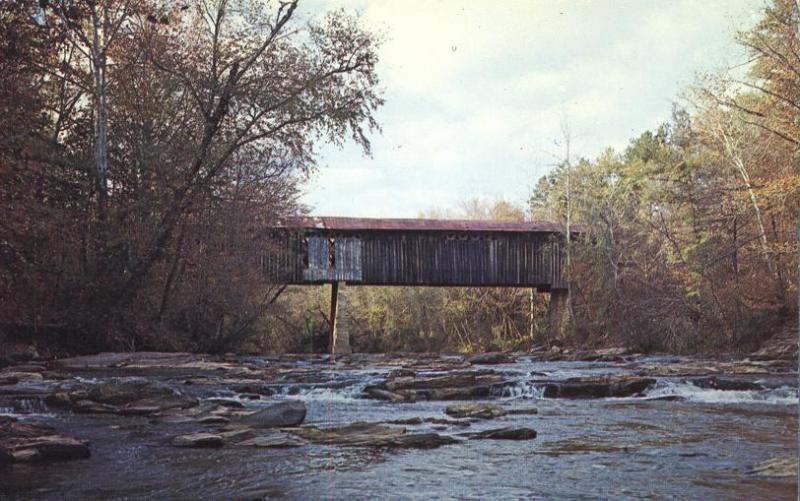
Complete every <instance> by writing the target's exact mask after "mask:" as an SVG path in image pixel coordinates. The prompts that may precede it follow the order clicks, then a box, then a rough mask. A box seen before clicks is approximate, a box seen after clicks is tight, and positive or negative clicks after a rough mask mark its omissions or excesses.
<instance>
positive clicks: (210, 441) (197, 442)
mask: <svg viewBox="0 0 800 501" xmlns="http://www.w3.org/2000/svg"><path fill="white" fill-rule="evenodd" d="M171 443H172V445H174V446H175V447H200V448H205V447H208V448H212V447H222V446H223V445H224V444H225V441H224V440H223V439H222V436H220V435H215V434H213V433H192V434H189V435H178V436H177V437H175V438H173V439H172V442H171Z"/></svg>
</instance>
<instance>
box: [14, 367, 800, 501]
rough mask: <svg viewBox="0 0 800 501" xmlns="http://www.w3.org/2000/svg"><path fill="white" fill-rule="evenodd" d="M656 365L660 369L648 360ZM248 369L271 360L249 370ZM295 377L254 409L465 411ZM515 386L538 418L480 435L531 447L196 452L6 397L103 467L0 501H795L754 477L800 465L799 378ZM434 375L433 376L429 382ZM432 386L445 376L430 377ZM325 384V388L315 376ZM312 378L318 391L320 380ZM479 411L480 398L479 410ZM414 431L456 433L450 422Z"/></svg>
mask: <svg viewBox="0 0 800 501" xmlns="http://www.w3.org/2000/svg"><path fill="white" fill-rule="evenodd" d="M646 361H647V362H648V363H651V364H652V363H658V359H649V360H646ZM249 363H251V364H253V363H255V364H259V363H261V364H264V365H268V364H269V363H270V361H269V360H267V359H258V358H252V359H249ZM296 365H297V367H298V369H302V371H301V372H299V373H298V374H303V376H302V377H300V376H298V375H297V374H295V375H287V376H286V377H285V378H284V379H283V380H281V381H278V382H276V390H277V393H276V395H274V396H271V397H264V398H261V399H257V400H249V399H241V402H242V403H244V405H245V406H246V407H248V408H250V409H253V410H255V409H257V408H259V407H264V406H267V405H269V404H272V403H275V402H276V401H280V400H285V399H297V400H302V401H303V402H304V403H305V404H306V406H307V408H308V415H307V417H306V423H305V424H315V425H318V426H335V425H344V424H349V423H353V422H355V421H367V422H380V421H386V420H394V419H403V418H412V417H421V418H425V417H437V418H442V417H445V415H444V412H443V411H444V409H445V407H446V406H447V405H452V404H453V403H457V402H452V401H450V402H435V401H424V402H416V403H401V404H397V403H389V402H384V401H376V400H367V399H364V398H361V392H362V390H363V388H364V387H365V386H367V385H368V384H370V383H373V382H375V381H378V380H380V379H382V378H383V377H384V376H385V375H386V373H387V372H388V371H389V370H391V369H392V368H393V367H392V366H391V365H381V364H377V363H376V364H368V365H364V366H362V367H359V368H354V367H352V366H340V365H331V364H329V363H325V362H320V361H318V362H310V361H307V360H302V359H300V360H297V362H296ZM492 368H494V369H495V370H496V371H498V372H500V373H502V374H503V375H504V376H505V377H506V379H507V380H508V381H510V384H508V385H506V386H504V387H502V388H500V389H498V390H497V391H496V392H495V393H496V394H495V395H494V396H493V397H491V398H489V399H486V401H491V402H492V403H495V404H500V405H502V406H504V407H506V408H509V409H513V408H525V409H530V408H531V407H535V408H537V409H538V414H537V415H508V416H505V417H502V418H498V419H494V420H488V421H477V422H474V423H473V424H472V426H471V427H470V428H469V429H468V430H469V431H480V430H482V429H488V428H497V427H499V426H525V427H530V428H533V429H535V430H536V431H537V432H538V437H537V438H536V439H534V440H528V441H505V440H466V441H463V442H462V443H459V444H453V445H447V446H443V447H440V448H437V449H424V450H415V449H403V450H391V449H375V448H350V447H341V446H324V445H312V444H309V445H305V446H302V447H299V448H291V449H259V448H252V447H223V448H220V449H184V448H175V447H172V446H171V445H170V444H169V441H170V439H171V438H172V437H173V436H175V435H176V434H180V433H187V432H193V431H207V430H209V426H202V425H198V424H178V423H166V422H162V421H159V420H154V419H151V418H147V417H122V416H115V415H85V414H84V415H79V414H72V413H70V412H65V411H55V410H53V409H49V408H48V407H47V406H46V405H44V404H43V403H42V402H41V401H39V400H36V399H26V400H11V399H7V400H5V401H3V400H0V414H3V413H4V414H13V415H15V416H17V417H18V418H19V419H22V420H32V421H42V422H45V423H47V424H50V425H52V426H55V427H56V428H57V430H58V431H59V432H61V433H65V434H68V435H70V436H74V437H78V438H84V439H88V440H90V441H91V453H92V455H91V457H90V458H89V459H85V460H76V461H69V462H62V463H52V464H38V465H27V464H15V465H13V466H8V467H5V468H4V469H0V497H2V498H3V499H29V498H36V499H195V500H196V499H253V498H271V497H276V498H287V499H302V500H306V499H348V500H360V499H476V500H477V499H532V498H534V499H535V498H542V499H596V498H613V499H623V498H629V499H642V498H647V499H672V498H680V499H688V498H691V499H796V498H797V488H796V480H795V479H794V478H765V477H760V476H757V475H755V474H754V473H752V472H751V469H752V467H753V466H754V465H755V464H758V463H760V462H762V461H764V460H768V459H771V458H774V457H779V456H787V455H795V456H796V455H797V453H798V450H797V437H798V434H797V425H798V423H797V392H796V390H795V389H794V387H795V386H794V385H795V379H794V376H792V375H790V374H771V375H766V374H755V375H740V376H736V377H737V378H742V379H747V380H748V381H757V382H759V383H760V384H762V385H763V386H764V387H766V389H763V390H757V391H755V390H754V391H720V390H712V389H702V388H700V387H698V386H696V385H694V384H692V382H691V379H688V380H687V379H686V378H681V377H659V378H658V382H657V384H656V385H655V386H654V387H653V388H651V389H650V390H648V391H647V392H646V393H645V394H644V395H643V396H639V397H635V398H616V399H615V398H608V399H548V398H543V397H542V390H541V387H540V386H539V385H537V383H536V380H537V379H542V378H547V379H550V380H553V379H556V380H557V379H564V378H569V377H575V376H597V375H603V374H624V373H630V372H632V371H633V370H634V369H632V368H631V367H630V366H625V365H621V364H612V363H599V362H597V363H587V362H537V361H534V360H531V359H529V358H527V357H521V358H520V359H519V360H518V361H517V362H516V363H514V364H505V365H501V366H493V367H492ZM421 374H424V373H421ZM430 374H437V372H435V371H434V372H431V373H430ZM127 375H128V374H121V373H117V372H115V371H113V370H106V371H94V372H91V373H86V374H79V375H78V376H80V378H81V381H82V382H83V383H85V384H94V383H97V382H100V381H105V380H108V379H111V378H116V377H122V376H127ZM190 375H191V376H196V375H197V372H192V373H191V374H184V373H180V372H171V371H161V372H159V373H154V374H147V375H146V376H145V377H148V378H152V379H157V380H159V381H161V382H166V383H167V384H170V385H173V386H174V387H175V388H178V389H179V390H180V391H183V392H188V393H190V394H192V395H194V396H197V397H199V398H201V399H203V398H210V397H215V396H222V397H232V398H239V396H238V395H237V394H235V393H233V392H232V391H231V390H230V389H229V388H228V387H226V386H225V385H202V386H198V385H186V384H184V382H185V380H186V378H187V377H188V376H190ZM309 375H313V377H309ZM308 381H312V382H311V383H309V382H308ZM472 402H474V400H473V401H472ZM406 428H407V429H408V430H409V431H415V432H416V431H436V432H437V433H440V434H454V435H455V434H458V433H462V432H464V429H460V428H456V429H453V428H449V427H447V426H442V425H434V424H422V425H416V426H406Z"/></svg>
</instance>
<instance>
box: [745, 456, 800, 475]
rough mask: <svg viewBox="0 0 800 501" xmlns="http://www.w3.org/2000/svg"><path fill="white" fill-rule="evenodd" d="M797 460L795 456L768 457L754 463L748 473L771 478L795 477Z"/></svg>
mask: <svg viewBox="0 0 800 501" xmlns="http://www.w3.org/2000/svg"><path fill="white" fill-rule="evenodd" d="M797 461H798V458H797V456H785V457H779V458H773V459H768V460H766V461H763V462H761V463H758V464H757V465H755V466H754V467H753V469H752V470H750V473H754V474H756V475H760V476H762V477H772V478H781V477H795V476H797V467H798V465H797Z"/></svg>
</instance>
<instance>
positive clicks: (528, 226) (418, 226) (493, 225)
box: [275, 216, 586, 233]
mask: <svg viewBox="0 0 800 501" xmlns="http://www.w3.org/2000/svg"><path fill="white" fill-rule="evenodd" d="M275 227H279V228H298V229H321V230H322V229H324V230H331V231H451V232H462V231H482V232H518V233H523V232H545V233H562V232H563V231H564V225H563V224H561V223H553V222H549V221H497V220H481V219H423V218H363V217H338V216H304V217H296V218H283V219H279V220H276V224H275ZM570 230H571V231H570V232H571V233H583V232H585V231H586V227H585V226H584V225H572V227H571V228H570Z"/></svg>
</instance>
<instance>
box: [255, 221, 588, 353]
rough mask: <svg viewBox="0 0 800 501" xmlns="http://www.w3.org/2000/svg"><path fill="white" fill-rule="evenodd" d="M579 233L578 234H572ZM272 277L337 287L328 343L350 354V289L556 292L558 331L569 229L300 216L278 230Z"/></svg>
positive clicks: (269, 262)
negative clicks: (344, 292)
mask: <svg viewBox="0 0 800 501" xmlns="http://www.w3.org/2000/svg"><path fill="white" fill-rule="evenodd" d="M573 231H574V230H573ZM273 242H274V246H273V248H271V249H269V251H268V252H267V258H266V260H265V263H264V265H265V268H266V270H265V271H266V272H267V274H268V276H270V277H271V278H273V279H274V280H275V281H276V282H281V283H286V284H300V285H312V284H326V283H330V284H333V287H332V291H333V292H332V297H331V317H330V318H331V325H330V332H329V346H330V351H331V352H332V353H342V352H348V351H349V350H350V347H349V336H348V333H347V329H346V327H345V324H346V321H347V320H346V308H345V306H344V304H343V303H342V299H343V297H342V296H341V295H340V294H339V292H340V291H341V289H342V287H343V286H344V285H345V284H347V285H403V286H465V287H530V288H535V289H536V290H538V291H539V292H550V293H551V312H550V313H551V327H552V328H558V326H557V325H555V324H557V323H559V321H560V320H559V319H560V318H561V317H562V315H561V311H560V310H561V309H563V306H564V305H565V299H566V295H567V284H566V282H565V281H564V279H563V277H562V270H563V266H564V261H565V259H564V252H563V247H564V231H563V228H562V227H561V225H557V224H553V223H544V222H504V221H464V220H435V219H365V218H345V217H316V218H298V219H292V220H286V221H281V222H279V223H278V224H276V225H275V229H274V234H273Z"/></svg>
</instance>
